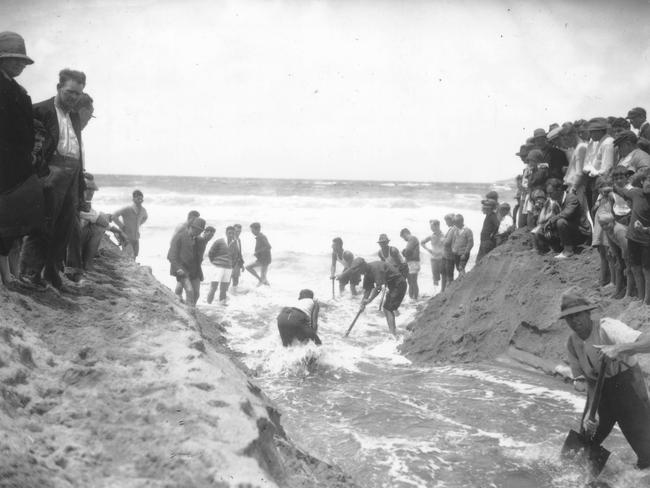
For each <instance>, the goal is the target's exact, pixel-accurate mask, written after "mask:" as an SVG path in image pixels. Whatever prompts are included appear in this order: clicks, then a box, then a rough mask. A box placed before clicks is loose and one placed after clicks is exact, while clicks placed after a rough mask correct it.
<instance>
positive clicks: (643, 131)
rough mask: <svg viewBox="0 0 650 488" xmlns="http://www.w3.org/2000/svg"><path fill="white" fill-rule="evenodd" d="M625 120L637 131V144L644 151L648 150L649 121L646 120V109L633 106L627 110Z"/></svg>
mask: <svg viewBox="0 0 650 488" xmlns="http://www.w3.org/2000/svg"><path fill="white" fill-rule="evenodd" d="M626 118H627V120H629V121H630V124H632V127H634V128H635V129H636V130H638V131H639V139H638V143H637V144H638V146H639V148H640V149H642V150H644V151H645V152H648V151H650V123H649V122H648V121H647V120H646V111H645V109H644V108H642V107H634V108H633V109H630V110H629V111H628V112H627V117H626Z"/></svg>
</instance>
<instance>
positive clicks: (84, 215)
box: [79, 208, 99, 224]
mask: <svg viewBox="0 0 650 488" xmlns="http://www.w3.org/2000/svg"><path fill="white" fill-rule="evenodd" d="M79 218H80V219H81V220H87V221H88V222H90V223H91V224H94V223H95V222H97V219H98V218H99V212H97V210H95V209H92V208H91V209H90V211H89V212H83V211H79Z"/></svg>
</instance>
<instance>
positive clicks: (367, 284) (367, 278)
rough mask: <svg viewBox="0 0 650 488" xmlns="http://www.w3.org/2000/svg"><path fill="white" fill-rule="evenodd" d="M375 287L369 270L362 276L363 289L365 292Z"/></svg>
mask: <svg viewBox="0 0 650 488" xmlns="http://www.w3.org/2000/svg"><path fill="white" fill-rule="evenodd" d="M374 287H375V279H374V278H373V276H372V272H371V271H370V270H368V271H366V274H365V275H363V289H364V290H366V291H372V289H373V288H374Z"/></svg>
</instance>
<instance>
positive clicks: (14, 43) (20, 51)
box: [0, 31, 34, 64]
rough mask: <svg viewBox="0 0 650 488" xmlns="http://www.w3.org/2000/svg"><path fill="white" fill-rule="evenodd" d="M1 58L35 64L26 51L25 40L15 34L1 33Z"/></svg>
mask: <svg viewBox="0 0 650 488" xmlns="http://www.w3.org/2000/svg"><path fill="white" fill-rule="evenodd" d="M0 58H19V59H22V60H23V61H25V63H27V64H34V60H33V59H32V58H30V57H29V56H27V51H25V40H24V39H23V38H22V37H21V36H20V35H19V34H16V33H15V32H9V31H4V32H0Z"/></svg>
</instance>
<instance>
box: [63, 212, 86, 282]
mask: <svg viewBox="0 0 650 488" xmlns="http://www.w3.org/2000/svg"><path fill="white" fill-rule="evenodd" d="M70 230H71V232H70V237H69V241H68V246H67V249H66V259H65V266H66V270H65V272H66V273H68V274H76V273H81V272H82V269H83V258H82V250H81V249H82V235H81V221H80V220H79V213H78V212H75V215H74V217H73V219H72V222H71V225H70Z"/></svg>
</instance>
